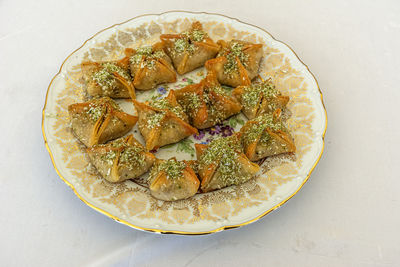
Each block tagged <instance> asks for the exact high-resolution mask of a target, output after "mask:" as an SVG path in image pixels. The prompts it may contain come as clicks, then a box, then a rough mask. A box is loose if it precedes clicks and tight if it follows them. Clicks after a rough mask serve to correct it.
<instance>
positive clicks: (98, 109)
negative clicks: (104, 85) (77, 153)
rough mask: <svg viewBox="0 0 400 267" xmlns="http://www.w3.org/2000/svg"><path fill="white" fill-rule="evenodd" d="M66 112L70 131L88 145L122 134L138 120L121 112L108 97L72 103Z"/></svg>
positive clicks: (101, 142) (103, 141)
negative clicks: (69, 119) (69, 122)
mask: <svg viewBox="0 0 400 267" xmlns="http://www.w3.org/2000/svg"><path fill="white" fill-rule="evenodd" d="M68 112H69V116H70V118H71V127H72V131H73V132H74V134H75V136H76V137H77V138H78V139H79V140H80V141H81V142H82V143H83V144H85V145H86V146H88V147H91V146H93V145H97V144H103V143H105V142H107V141H109V140H112V139H115V138H118V137H121V136H123V135H124V134H126V133H127V132H129V131H130V130H131V129H132V127H133V126H134V125H135V124H136V121H137V120H138V118H137V117H136V116H132V115H129V114H127V113H125V112H123V111H122V110H121V109H120V107H119V106H118V105H117V103H115V102H114V101H113V100H112V99H111V98H109V97H102V98H98V99H93V100H91V101H88V102H85V103H76V104H72V105H70V106H68Z"/></svg>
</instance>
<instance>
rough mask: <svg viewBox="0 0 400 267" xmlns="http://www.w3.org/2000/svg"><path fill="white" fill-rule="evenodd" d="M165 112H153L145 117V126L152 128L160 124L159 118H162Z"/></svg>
mask: <svg viewBox="0 0 400 267" xmlns="http://www.w3.org/2000/svg"><path fill="white" fill-rule="evenodd" d="M164 116H165V112H155V113H154V114H151V115H150V116H148V118H147V128H149V129H153V128H154V127H156V126H157V125H160V122H161V120H162V119H163V118H164Z"/></svg>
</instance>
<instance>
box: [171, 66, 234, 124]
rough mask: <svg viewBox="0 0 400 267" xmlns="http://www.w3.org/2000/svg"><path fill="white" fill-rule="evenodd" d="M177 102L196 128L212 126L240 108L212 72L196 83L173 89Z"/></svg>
mask: <svg viewBox="0 0 400 267" xmlns="http://www.w3.org/2000/svg"><path fill="white" fill-rule="evenodd" d="M175 94H176V98H177V100H178V102H179V104H181V105H182V107H183V108H184V110H185V112H186V114H187V115H188V116H189V119H190V123H191V124H192V125H194V126H195V127H196V128H198V129H205V128H209V127H212V126H214V125H216V124H218V123H220V122H222V121H223V120H225V119H226V118H228V117H230V116H232V115H234V114H237V113H239V112H240V110H241V109H242V106H241V105H240V103H239V102H238V101H237V100H236V99H235V98H234V97H232V96H230V95H229V93H228V92H227V91H226V90H225V89H223V88H222V87H221V85H220V84H219V83H218V80H217V79H216V77H215V74H214V73H213V72H209V73H208V74H207V77H206V78H204V79H203V80H202V81H201V82H200V83H198V84H191V85H188V86H186V87H185V88H182V89H180V90H177V91H175Z"/></svg>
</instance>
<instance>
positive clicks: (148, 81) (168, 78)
mask: <svg viewBox="0 0 400 267" xmlns="http://www.w3.org/2000/svg"><path fill="white" fill-rule="evenodd" d="M125 54H126V55H127V56H128V57H129V63H130V69H131V75H132V77H133V85H134V86H135V88H136V89H141V90H149V89H152V88H154V87H156V86H157V85H158V84H161V83H171V82H176V73H175V71H174V67H173V66H172V64H171V59H170V58H169V57H168V56H167V54H165V52H164V50H163V48H162V44H161V43H156V44H154V45H153V46H145V47H141V48H139V49H138V50H135V49H131V48H127V49H126V50H125Z"/></svg>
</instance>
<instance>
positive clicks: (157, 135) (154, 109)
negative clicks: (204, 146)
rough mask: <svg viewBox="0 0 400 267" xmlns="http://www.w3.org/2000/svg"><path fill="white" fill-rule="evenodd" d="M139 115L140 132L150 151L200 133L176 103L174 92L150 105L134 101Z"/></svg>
mask: <svg viewBox="0 0 400 267" xmlns="http://www.w3.org/2000/svg"><path fill="white" fill-rule="evenodd" d="M133 103H134V105H135V107H136V110H137V111H138V114H139V122H138V123H139V130H140V133H141V134H142V135H143V137H144V139H145V140H146V148H147V149H148V150H152V149H157V148H159V147H161V146H164V145H168V144H173V143H176V142H179V141H180V140H182V139H184V138H186V137H188V136H190V135H192V134H195V133H198V131H197V129H196V128H193V127H192V126H190V124H189V123H188V117H187V116H186V114H185V113H184V112H183V109H182V107H181V106H180V105H179V103H178V102H177V101H176V98H175V95H174V92H173V91H170V92H169V94H168V96H167V97H165V98H162V99H159V100H155V101H152V102H148V103H141V102H138V101H136V100H133Z"/></svg>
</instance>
